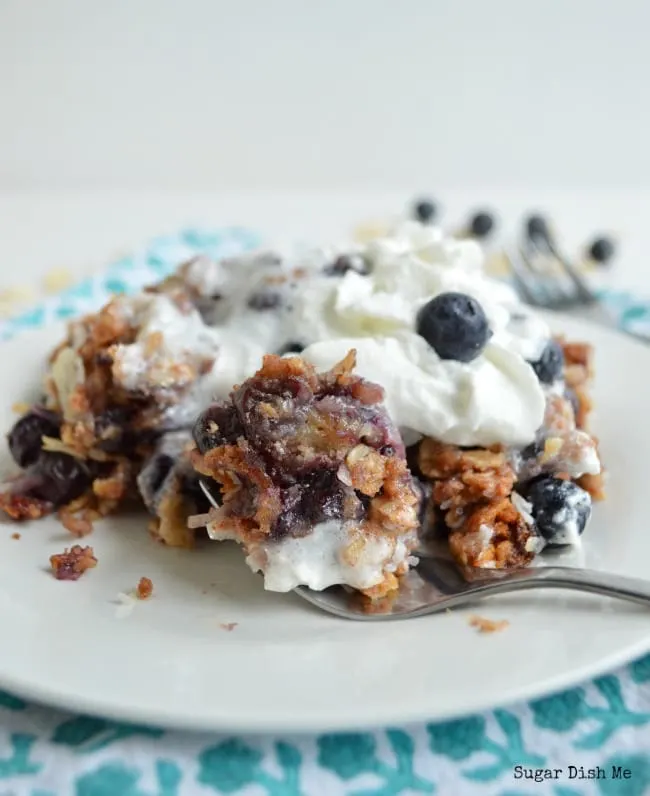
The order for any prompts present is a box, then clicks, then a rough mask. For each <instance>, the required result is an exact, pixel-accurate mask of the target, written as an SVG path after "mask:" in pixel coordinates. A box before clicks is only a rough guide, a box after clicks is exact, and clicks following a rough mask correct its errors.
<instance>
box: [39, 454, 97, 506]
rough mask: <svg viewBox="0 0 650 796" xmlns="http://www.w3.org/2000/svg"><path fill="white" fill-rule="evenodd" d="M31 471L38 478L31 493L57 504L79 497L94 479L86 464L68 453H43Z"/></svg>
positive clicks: (40, 498)
mask: <svg viewBox="0 0 650 796" xmlns="http://www.w3.org/2000/svg"><path fill="white" fill-rule="evenodd" d="M29 472H30V474H33V475H34V476H35V479H36V482H35V485H34V487H33V488H32V489H31V490H30V492H31V495H32V496H33V497H36V498H39V500H45V501H47V502H48V503H52V504H54V505H55V506H63V505H64V504H65V503H69V502H70V501H71V500H74V499H75V498H78V497H79V496H80V495H81V494H83V493H84V492H85V491H86V490H87V489H88V488H89V487H90V484H91V481H92V476H91V474H90V471H89V470H88V468H87V467H86V465H85V464H84V463H83V462H82V461H81V460H80V459H76V458H75V457H74V456H68V454H66V453H42V454H41V456H40V457H39V459H38V461H37V462H36V464H34V465H32V466H31V467H30V471H29Z"/></svg>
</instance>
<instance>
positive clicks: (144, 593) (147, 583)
mask: <svg viewBox="0 0 650 796" xmlns="http://www.w3.org/2000/svg"><path fill="white" fill-rule="evenodd" d="M135 594H136V597H137V598H138V600H148V599H149V597H151V595H152V594H153V582H152V581H151V579H150V578H140V580H139V581H138V586H137V588H136V590H135Z"/></svg>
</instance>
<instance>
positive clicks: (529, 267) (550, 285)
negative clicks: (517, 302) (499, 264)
mask: <svg viewBox="0 0 650 796" xmlns="http://www.w3.org/2000/svg"><path fill="white" fill-rule="evenodd" d="M506 257H507V258H508V260H509V261H510V266H511V268H512V275H513V280H514V282H515V287H516V289H517V291H518V292H519V293H520V295H521V297H522V298H523V299H524V301H526V302H528V303H529V304H532V305H534V306H537V307H547V308H549V309H554V310H563V309H568V308H570V307H577V306H586V305H590V304H594V303H596V302H597V300H598V299H597V296H596V295H595V293H594V292H593V291H592V290H591V288H590V287H589V285H588V283H587V281H586V280H585V279H584V277H583V276H582V275H581V274H580V273H579V271H578V269H577V268H576V267H575V266H574V265H573V263H571V261H570V260H569V259H568V258H567V257H565V256H564V255H563V254H562V253H561V252H560V251H559V250H558V248H557V246H556V245H555V244H554V243H553V242H552V241H551V240H549V239H548V238H540V237H530V238H529V240H528V241H526V242H525V243H519V244H518V245H515V246H512V247H510V248H509V249H508V250H507V251H506Z"/></svg>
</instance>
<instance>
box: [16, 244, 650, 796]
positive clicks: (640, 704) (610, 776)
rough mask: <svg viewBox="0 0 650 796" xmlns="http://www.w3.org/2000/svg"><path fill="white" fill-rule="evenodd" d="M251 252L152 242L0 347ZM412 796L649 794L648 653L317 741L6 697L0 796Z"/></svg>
mask: <svg viewBox="0 0 650 796" xmlns="http://www.w3.org/2000/svg"><path fill="white" fill-rule="evenodd" d="M256 244H257V239H256V236H255V235H254V234H253V233H251V232H250V231H248V230H244V229H224V230H216V231H203V230H185V231H182V232H180V233H178V234H175V235H170V236H165V237H161V238H158V239H157V240H154V241H152V242H151V244H150V245H148V246H147V247H145V248H144V249H143V250H142V251H140V252H136V253H135V254H133V255H131V256H129V257H127V258H124V259H123V260H121V261H119V262H117V263H114V264H113V265H112V266H111V267H110V268H109V269H108V270H107V271H106V272H104V273H102V274H100V275H98V276H96V277H93V278H90V279H87V280H85V281H84V282H82V283H81V284H79V285H77V286H75V287H74V288H72V289H70V290H68V291H66V292H65V293H63V294H61V295H60V296H57V297H55V298H51V299H48V300H47V301H46V302H44V303H43V304H41V305H39V306H37V307H35V308H33V309H32V310H30V311H29V312H25V313H23V314H21V315H20V316H18V317H16V318H14V319H11V320H9V321H5V322H4V323H2V324H0V339H2V340H7V339H9V338H11V337H13V336H14V335H16V334H19V333H20V332H21V331H23V330H26V329H29V328H35V327H39V326H41V325H43V324H45V323H49V322H51V321H52V320H56V319H58V320H62V319H65V318H69V317H71V316H73V315H77V314H79V313H80V312H85V311H88V310H91V309H94V308H96V307H97V306H98V305H99V304H101V303H102V302H103V301H104V300H105V299H106V297H107V295H108V294H110V293H111V292H130V291H132V290H134V289H138V288H140V287H142V286H143V285H145V284H148V283H151V282H154V281H156V280H158V279H160V278H161V277H163V276H164V275H165V274H167V273H169V271H170V270H171V269H172V268H173V267H174V266H175V265H176V264H177V263H178V262H180V261H182V260H183V259H186V258H188V257H190V256H192V255H193V254H196V253H200V252H204V253H207V254H209V255H213V256H222V255H225V254H235V253H237V252H239V251H242V250H244V249H247V248H250V247H252V246H254V245H256ZM603 298H604V301H605V302H606V303H607V304H608V306H609V307H610V308H611V310H612V311H613V312H615V313H616V316H617V317H618V318H619V319H620V323H621V326H623V327H625V328H628V329H630V330H631V331H635V332H637V333H642V334H648V335H649V336H650V305H647V304H644V303H642V302H639V301H636V300H634V298H633V297H630V296H629V295H628V294H624V293H612V292H609V293H606V294H604V297H603ZM590 773H591V774H593V775H594V776H597V778H589V774H590ZM527 774H528V776H526V775H527ZM535 777H536V778H537V781H536V779H535ZM419 793H435V794H442V796H447V795H448V796H457V795H458V796H464V795H465V794H468V796H471V795H472V794H477V795H478V794H486V795H487V794H493V795H494V796H497V795H498V796H515V794H516V796H541V794H552V796H579V795H581V794H602V796H643V794H650V656H647V657H645V658H642V659H641V660H639V661H636V662H635V663H633V664H632V665H630V666H628V667H625V668H622V669H619V670H618V671H616V672H614V673H612V674H608V675H606V676H604V677H600V678H598V679H596V680H594V681H593V682H590V683H586V684H584V685H582V686H580V687H579V688H573V689H571V690H569V691H565V692H563V693H561V694H556V695H553V696H549V697H546V698H544V699H539V700H536V701H534V702H531V703H530V704H518V705H514V706H508V707H507V708H502V709H499V710H495V711H492V712H489V713H483V714H480V715H476V716H471V717H468V718H463V719H459V720H457V721H450V722H445V723H441V724H420V725H416V726H410V727H399V728H398V727H390V728H382V729H378V730H375V731H372V732H355V733H334V734H325V735H320V736H299V737H292V736H281V737H258V736H251V737H233V736H229V735H208V734H185V733H179V732H172V731H165V730H163V729H160V728H155V727H143V726H134V725H128V724H122V723H119V722H114V721H108V720H104V719H100V718H91V717H88V716H73V715H69V714H64V713H61V712H59V711H55V710H51V709H49V708H45V707H41V706H36V705H29V704H27V703H25V702H24V701H23V700H22V699H19V698H18V697H16V696H13V695H11V694H8V693H5V692H3V691H0V796H185V794H187V795H188V796H194V795H195V794H196V796H214V795H215V794H242V796H303V795H304V796H339V794H346V796H352V794H354V795H355V796H397V794H419Z"/></svg>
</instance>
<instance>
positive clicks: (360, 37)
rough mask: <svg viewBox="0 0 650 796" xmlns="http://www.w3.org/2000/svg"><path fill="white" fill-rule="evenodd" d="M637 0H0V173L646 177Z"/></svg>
mask: <svg viewBox="0 0 650 796" xmlns="http://www.w3.org/2000/svg"><path fill="white" fill-rule="evenodd" d="M649 30H650V3H648V2H647V0H618V1H617V2H610V0H543V1H542V2H530V0H529V1H528V2H527V1H526V0H490V1H489V2H485V1H484V0H402V2H397V1H396V0H318V1H317V2H316V1H314V0H312V2H309V0H182V1H181V0H111V1H110V2H99V0H94V1H92V0H40V1H36V0H35V1H34V2H25V0H0V188H4V189H26V188H27V189H32V188H39V189H42V188H47V189H51V190H54V189H62V188H72V189H89V188H92V189H104V188H107V187H110V188H116V189H117V188H124V189H132V188H147V189H161V188H165V189H169V190H176V189H179V190H180V189H183V190H197V189H200V190H208V191H230V190H233V189H238V190H254V189H258V188H267V189H283V190H321V189H329V190H353V189H354V190H366V189H367V190H376V189H382V190H384V189H395V190H400V191H410V190H434V191H438V190H440V189H442V188H447V187H449V186H457V185H460V186H463V185H472V186H476V185H485V186H494V185H499V186H511V185H525V186H527V187H530V186H540V187H541V186H544V187H548V188H555V189H557V188H561V187H567V186H568V187H575V186H582V187H601V188H609V187H612V186H618V187H629V186H639V185H648V184H650V102H649V101H648V95H649V93H650V46H648V35H649Z"/></svg>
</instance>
